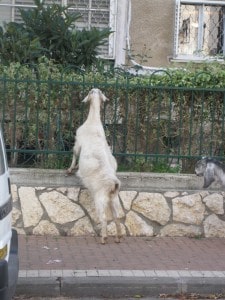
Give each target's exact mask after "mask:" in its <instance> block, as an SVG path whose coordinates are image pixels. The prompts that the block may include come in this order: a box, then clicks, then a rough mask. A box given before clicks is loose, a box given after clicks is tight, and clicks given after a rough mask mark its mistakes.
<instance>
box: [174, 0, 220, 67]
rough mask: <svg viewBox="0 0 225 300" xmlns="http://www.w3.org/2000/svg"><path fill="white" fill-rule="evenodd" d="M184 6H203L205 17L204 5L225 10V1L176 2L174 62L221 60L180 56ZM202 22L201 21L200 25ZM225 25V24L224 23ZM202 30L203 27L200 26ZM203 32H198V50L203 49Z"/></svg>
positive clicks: (214, 57)
mask: <svg viewBox="0 0 225 300" xmlns="http://www.w3.org/2000/svg"><path fill="white" fill-rule="evenodd" d="M182 4H187V5H188V4H189V5H202V8H201V9H202V15H203V5H211V6H213V5H219V6H224V8H225V1H224V0H221V1H219V0H215V1H214V0H176V4H175V30H174V50H173V53H174V54H173V57H174V60H182V61H202V60H209V59H212V60H220V59H219V58H218V57H216V56H210V55H207V56H204V57H203V56H202V57H201V56H198V55H195V54H193V55H190V54H179V51H178V48H179V26H180V10H181V5H182ZM200 15H201V14H200ZM200 22H201V20H200V21H199V23H200ZM224 24H225V23H224ZM200 28H201V26H200ZM202 34H203V33H202V32H200V29H199V32H198V40H197V43H198V49H200V48H202V41H203V39H201V37H202ZM223 54H224V56H225V27H224V44H223Z"/></svg>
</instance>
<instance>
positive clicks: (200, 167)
mask: <svg viewBox="0 0 225 300" xmlns="http://www.w3.org/2000/svg"><path fill="white" fill-rule="evenodd" d="M207 160H208V158H207V157H203V158H202V159H200V160H199V161H197V163H196V165H195V174H196V175H197V176H203V175H204V173H205V170H206V167H207Z"/></svg>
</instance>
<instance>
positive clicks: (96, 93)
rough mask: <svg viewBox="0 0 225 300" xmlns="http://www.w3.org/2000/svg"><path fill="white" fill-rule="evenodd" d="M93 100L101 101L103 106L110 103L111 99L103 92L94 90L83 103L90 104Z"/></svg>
mask: <svg viewBox="0 0 225 300" xmlns="http://www.w3.org/2000/svg"><path fill="white" fill-rule="evenodd" d="M93 99H99V100H100V101H101V104H102V103H103V102H105V101H108V100H109V99H108V98H107V97H106V96H105V95H104V94H103V93H102V91H101V90H99V89H92V90H90V92H89V93H88V95H87V96H86V97H85V98H84V100H83V101H82V102H85V103H86V102H89V101H92V100H93Z"/></svg>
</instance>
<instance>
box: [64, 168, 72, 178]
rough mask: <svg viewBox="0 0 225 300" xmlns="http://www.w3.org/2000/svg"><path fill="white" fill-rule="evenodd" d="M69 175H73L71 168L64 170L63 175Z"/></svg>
mask: <svg viewBox="0 0 225 300" xmlns="http://www.w3.org/2000/svg"><path fill="white" fill-rule="evenodd" d="M71 175H73V170H71V169H68V170H66V174H65V176H66V177H67V176H71Z"/></svg>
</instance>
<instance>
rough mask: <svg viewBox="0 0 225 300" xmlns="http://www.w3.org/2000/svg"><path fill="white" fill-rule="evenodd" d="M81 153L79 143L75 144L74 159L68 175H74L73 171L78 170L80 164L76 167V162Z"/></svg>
mask: <svg viewBox="0 0 225 300" xmlns="http://www.w3.org/2000/svg"><path fill="white" fill-rule="evenodd" d="M79 153H80V147H79V146H78V144H77V143H75V145H74V147H73V159H72V163H71V165H70V167H69V169H67V174H68V175H71V174H72V173H73V170H75V169H78V164H77V165H76V161H77V156H78V155H79Z"/></svg>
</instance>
